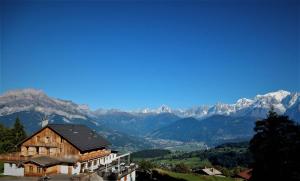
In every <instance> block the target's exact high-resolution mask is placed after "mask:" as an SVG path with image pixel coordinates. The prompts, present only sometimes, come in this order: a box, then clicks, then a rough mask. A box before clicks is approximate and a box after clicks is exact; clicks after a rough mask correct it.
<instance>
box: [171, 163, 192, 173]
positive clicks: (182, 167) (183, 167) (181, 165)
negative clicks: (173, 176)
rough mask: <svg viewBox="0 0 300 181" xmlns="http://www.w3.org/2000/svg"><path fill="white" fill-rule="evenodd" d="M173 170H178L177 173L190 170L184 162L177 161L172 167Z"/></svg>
mask: <svg viewBox="0 0 300 181" xmlns="http://www.w3.org/2000/svg"><path fill="white" fill-rule="evenodd" d="M173 171H174V172H179V173H189V172H190V171H191V169H190V167H189V166H187V165H186V164H184V163H179V164H176V165H175V167H174V168H173Z"/></svg>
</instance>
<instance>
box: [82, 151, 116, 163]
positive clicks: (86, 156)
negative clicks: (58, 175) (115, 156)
mask: <svg viewBox="0 0 300 181" xmlns="http://www.w3.org/2000/svg"><path fill="white" fill-rule="evenodd" d="M110 153H111V151H110V150H99V151H93V152H90V153H85V154H83V155H81V156H80V158H79V161H87V160H93V159H96V158H101V157H104V156H108V155H110Z"/></svg>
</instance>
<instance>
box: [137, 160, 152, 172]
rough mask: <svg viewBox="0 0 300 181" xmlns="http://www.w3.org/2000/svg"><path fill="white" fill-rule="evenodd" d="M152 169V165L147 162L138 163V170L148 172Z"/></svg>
mask: <svg viewBox="0 0 300 181" xmlns="http://www.w3.org/2000/svg"><path fill="white" fill-rule="evenodd" d="M153 168H154V164H153V163H151V162H150V161H148V160H142V161H140V162H139V169H140V170H143V171H150V170H151V169H153Z"/></svg>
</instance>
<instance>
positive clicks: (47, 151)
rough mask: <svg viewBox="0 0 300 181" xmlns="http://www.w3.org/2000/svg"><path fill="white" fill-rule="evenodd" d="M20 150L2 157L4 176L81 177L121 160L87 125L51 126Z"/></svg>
mask: <svg viewBox="0 0 300 181" xmlns="http://www.w3.org/2000/svg"><path fill="white" fill-rule="evenodd" d="M18 146H19V147H20V150H21V151H20V152H15V153H10V154H4V155H0V160H2V161H3V162H4V175H14V176H46V175H47V176H48V175H51V174H68V175H78V174H80V173H84V172H92V171H95V170H97V169H99V168H101V167H102V168H103V167H106V169H107V167H108V165H111V164H112V162H113V161H116V160H118V159H120V156H117V152H115V151H112V150H110V149H109V147H108V146H109V142H108V141H106V140H105V139H104V138H103V137H101V136H100V135H98V134H97V133H95V132H94V131H92V130H91V129H90V128H88V127H86V126H84V125H74V124H48V125H46V126H44V127H43V128H41V129H40V130H38V131H37V132H35V133H34V134H32V135H31V136H30V137H28V138H26V139H25V140H23V141H22V142H21V143H20V144H19V145H18ZM119 163H120V160H119ZM127 180H128V179H127Z"/></svg>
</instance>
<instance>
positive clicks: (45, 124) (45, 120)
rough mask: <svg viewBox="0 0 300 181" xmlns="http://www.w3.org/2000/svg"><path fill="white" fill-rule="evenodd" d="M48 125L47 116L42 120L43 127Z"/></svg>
mask: <svg viewBox="0 0 300 181" xmlns="http://www.w3.org/2000/svg"><path fill="white" fill-rule="evenodd" d="M47 125H48V119H47V118H45V119H43V121H42V128H43V127H45V126H47Z"/></svg>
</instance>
